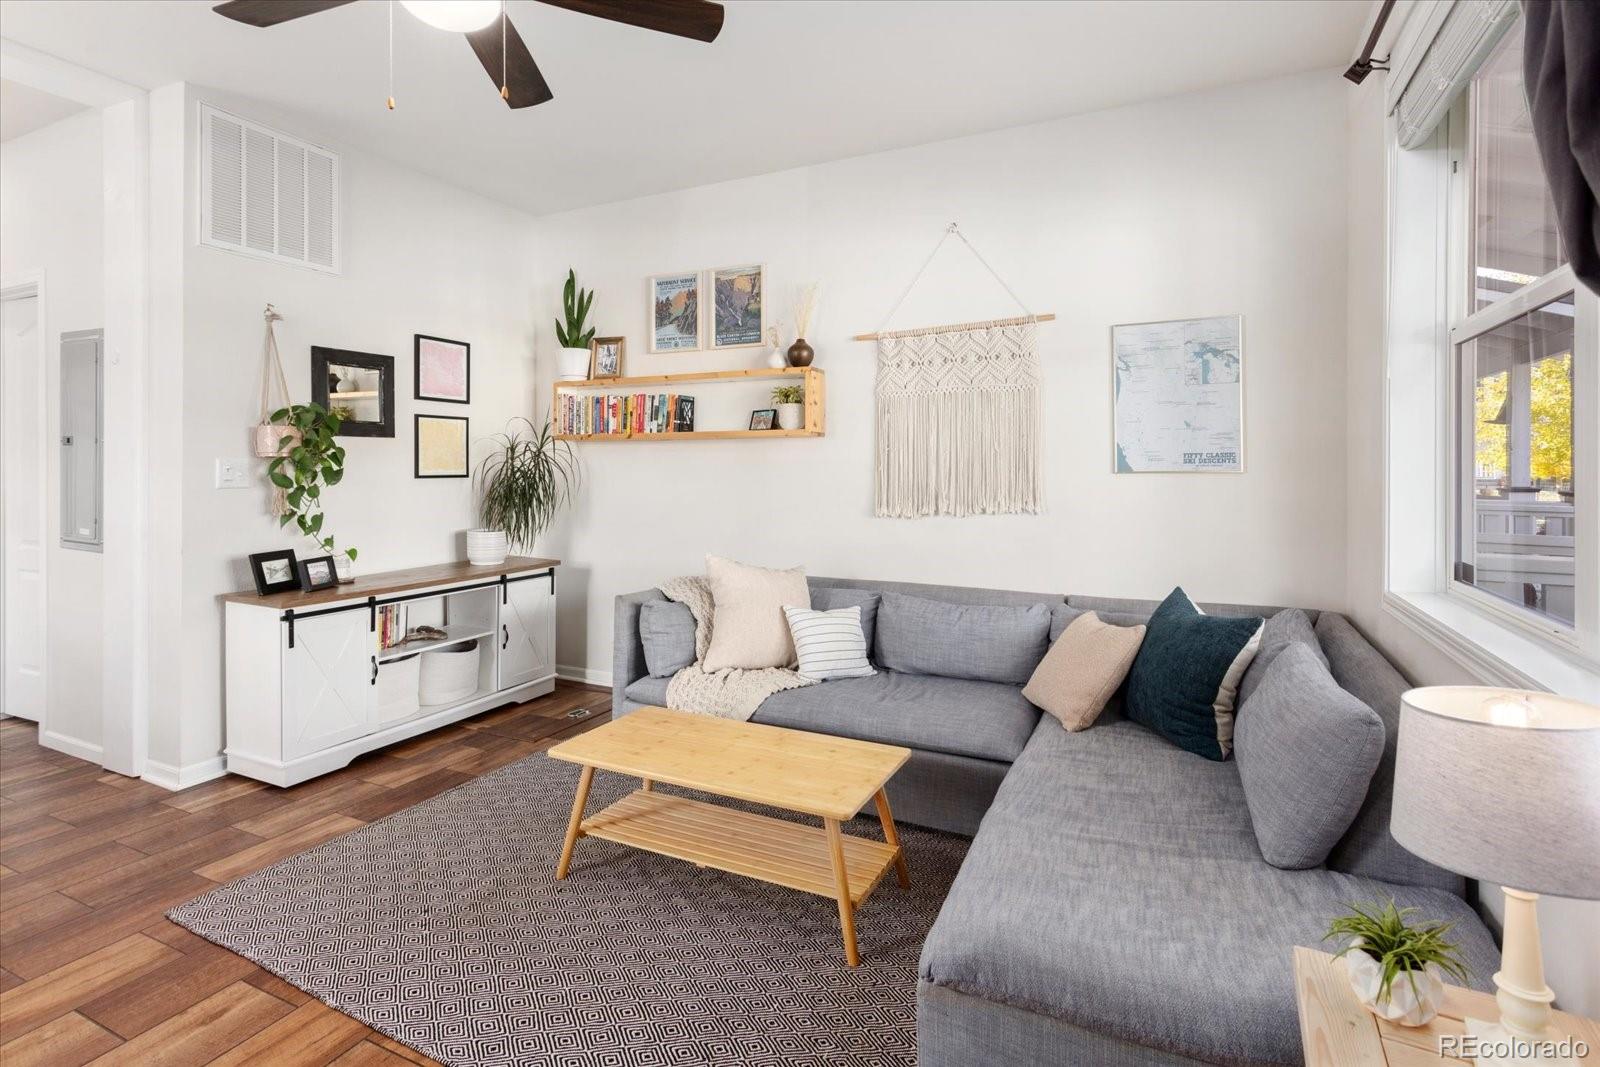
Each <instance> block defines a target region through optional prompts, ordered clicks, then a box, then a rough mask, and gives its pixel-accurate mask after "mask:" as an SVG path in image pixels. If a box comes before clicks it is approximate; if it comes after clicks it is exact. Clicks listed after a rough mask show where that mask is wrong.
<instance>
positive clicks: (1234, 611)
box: [1067, 593, 1318, 625]
mask: <svg viewBox="0 0 1600 1067" xmlns="http://www.w3.org/2000/svg"><path fill="white" fill-rule="evenodd" d="M1067 603H1068V604H1071V605H1072V606H1073V607H1075V608H1082V609H1083V610H1084V611H1094V612H1098V613H1099V615H1100V617H1101V618H1102V619H1105V620H1106V621H1107V622H1109V621H1111V620H1110V616H1112V615H1129V616H1138V617H1140V619H1141V621H1142V620H1143V619H1144V618H1146V617H1148V616H1149V615H1150V614H1151V613H1152V612H1154V611H1155V610H1156V608H1158V607H1160V606H1161V601H1159V600H1138V599H1136V598H1133V597H1121V596H1085V595H1083V594H1081V593H1074V594H1072V595H1071V596H1069V597H1067ZM1195 606H1196V607H1198V608H1199V609H1200V610H1201V611H1203V612H1205V613H1206V614H1207V615H1224V616H1229V617H1232V616H1236V615H1256V616H1259V617H1261V618H1263V619H1269V618H1271V617H1272V616H1274V615H1276V614H1277V613H1278V612H1280V611H1283V610H1285V609H1284V608H1282V607H1272V606H1270V605H1264V604H1219V603H1216V602H1214V601H1200V600H1197V601H1195ZM1301 610H1303V611H1304V612H1305V614H1306V617H1307V618H1308V619H1310V620H1311V621H1312V623H1315V622H1316V621H1317V615H1318V612H1317V610H1316V609H1315V608H1303V609H1301ZM1118 625H1122V624H1121V623H1119V624H1118Z"/></svg>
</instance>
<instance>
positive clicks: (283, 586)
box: [250, 548, 300, 596]
mask: <svg viewBox="0 0 1600 1067" xmlns="http://www.w3.org/2000/svg"><path fill="white" fill-rule="evenodd" d="M250 577H251V578H254V579H255V583H256V596H271V595H272V594H273V593H288V592H292V591H294V590H296V589H299V588H300V573H299V571H298V570H297V568H296V565H295V558H294V551H293V550H292V549H287V548H285V549H282V550H281V551H278V552H253V553H251V554H250Z"/></svg>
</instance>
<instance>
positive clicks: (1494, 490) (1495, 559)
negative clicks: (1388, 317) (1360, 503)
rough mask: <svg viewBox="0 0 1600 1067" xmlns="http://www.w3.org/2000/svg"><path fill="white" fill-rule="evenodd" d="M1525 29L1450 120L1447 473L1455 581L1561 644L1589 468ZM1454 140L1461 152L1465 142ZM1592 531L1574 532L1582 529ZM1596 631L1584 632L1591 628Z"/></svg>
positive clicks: (1571, 605)
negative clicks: (1452, 282) (1528, 93)
mask: <svg viewBox="0 0 1600 1067" xmlns="http://www.w3.org/2000/svg"><path fill="white" fill-rule="evenodd" d="M1521 57H1522V24H1521V21H1520V20H1519V21H1518V22H1517V23H1516V24H1515V25H1514V26H1513V27H1512V28H1511V29H1510V30H1509V31H1508V32H1507V33H1506V34H1505V36H1504V37H1502V38H1501V39H1500V41H1499V42H1498V44H1496V46H1495V47H1494V50H1493V51H1492V52H1490V54H1489V55H1488V57H1487V59H1486V60H1485V61H1484V63H1483V65H1482V66H1481V67H1480V68H1479V69H1478V70H1477V72H1476V73H1475V74H1474V75H1473V77H1472V79H1471V82H1470V84H1469V85H1468V88H1467V91H1466V93H1465V94H1464V97H1463V100H1462V101H1461V103H1459V104H1458V105H1457V107H1456V111H1455V113H1453V115H1452V124H1451V129H1452V137H1451V140H1452V141H1453V142H1454V143H1453V144H1452V156H1453V157H1454V166H1455V168H1456V170H1457V173H1458V177H1457V180H1456V183H1455V204H1456V206H1457V209H1458V212H1459V214H1458V222H1459V225H1458V228H1457V229H1456V231H1455V234H1456V235H1457V236H1458V238H1459V240H1458V242H1457V243H1458V244H1459V245H1460V247H1459V248H1458V249H1456V250H1455V254H1454V255H1453V256H1452V257H1451V262H1453V263H1455V264H1458V266H1457V268H1455V269H1456V270H1457V271H1459V272H1460V273H1459V275H1458V280H1459V284H1458V286H1457V287H1456V292H1455V293H1454V294H1453V297H1454V298H1453V299H1452V301H1451V306H1452V315H1451V324H1450V327H1451V328H1450V344H1451V353H1452V361H1453V375H1452V377H1453V382H1454V394H1455V395H1454V398H1453V404H1452V407H1453V410H1454V418H1453V420H1452V426H1453V433H1452V436H1453V438H1454V452H1455V462H1454V463H1453V464H1452V467H1453V470H1454V472H1455V474H1454V478H1453V485H1452V486H1451V494H1452V496H1453V499H1454V506H1453V508H1452V513H1453V527H1454V531H1453V536H1452V537H1451V538H1450V544H1451V547H1452V559H1451V566H1450V574H1449V578H1450V582H1449V584H1450V587H1451V589H1452V590H1453V591H1456V592H1458V593H1460V594H1462V595H1466V596H1468V597H1476V598H1479V602H1480V603H1481V604H1482V605H1483V606H1486V607H1489V608H1491V609H1498V610H1503V611H1509V612H1511V613H1512V615H1513V617H1520V618H1521V620H1522V621H1524V622H1526V623H1530V624H1533V625H1535V626H1537V627H1539V628H1541V629H1543V630H1544V631H1546V632H1548V633H1550V634H1553V635H1556V636H1558V637H1567V638H1570V637H1571V635H1572V634H1573V632H1574V628H1575V627H1576V625H1577V623H1578V615H1579V609H1578V600H1579V589H1580V581H1587V582H1594V581H1597V580H1600V577H1597V576H1596V575H1594V574H1592V573H1584V571H1585V569H1586V567H1588V566H1589V564H1590V563H1591V562H1592V561H1585V560H1584V559H1582V557H1581V556H1580V553H1579V552H1578V546H1579V524H1580V520H1579V516H1580V515H1581V514H1583V513H1584V508H1585V506H1586V505H1587V504H1588V503H1590V502H1588V501H1586V500H1585V499H1584V496H1585V495H1586V494H1588V493H1589V492H1592V487H1593V486H1594V484H1595V471H1593V470H1589V469H1585V468H1584V463H1585V462H1586V461H1587V460H1588V459H1589V458H1590V457H1589V456H1587V455H1581V454H1580V453H1579V452H1578V451H1577V449H1576V443H1577V442H1576V438H1575V428H1576V423H1575V399H1576V393H1575V386H1577V384H1578V383H1579V382H1580V381H1582V380H1584V379H1585V378H1586V376H1589V375H1593V374H1594V373H1595V372H1596V367H1595V366H1594V362H1595V353H1594V352H1593V351H1592V349H1590V350H1586V349H1585V347H1584V346H1582V345H1580V344H1579V343H1578V342H1579V337H1580V336H1592V334H1586V333H1584V332H1583V331H1580V329H1579V317H1580V316H1592V315H1593V300H1592V299H1591V298H1589V296H1588V294H1587V293H1584V294H1582V299H1580V293H1579V290H1578V286H1577V285H1576V283H1575V281H1574V278H1573V276H1572V273H1571V271H1570V270H1569V269H1568V268H1567V267H1566V265H1565V264H1566V255H1565V253H1564V251H1563V250H1562V247H1561V241H1560V238H1559V236H1558V235H1557V232H1556V223H1555V208H1554V205H1553V203H1552V201H1551V198H1550V193H1549V190H1548V188H1547V186H1546V183H1545V180H1544V171H1543V168H1542V166H1541V165H1540V161H1539V153H1538V149H1537V146H1536V145H1535V143H1534V138H1533V128H1532V123H1531V121H1530V119H1529V115H1528V108H1527V103H1526V97H1525V95H1524V93H1523V86H1522V61H1521ZM1463 133H1464V134H1465V144H1464V145H1462V144H1461V143H1460V142H1461V139H1462V134H1463ZM1592 533H1593V531H1587V532H1585V533H1584V536H1585V537H1588V536H1591V535H1592ZM1591 625H1592V623H1591Z"/></svg>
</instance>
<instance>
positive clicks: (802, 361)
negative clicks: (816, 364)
mask: <svg viewBox="0 0 1600 1067" xmlns="http://www.w3.org/2000/svg"><path fill="white" fill-rule="evenodd" d="M815 358H817V352H816V349H814V348H812V347H811V346H810V345H808V344H806V339H805V338H804V337H796V338H795V339H794V344H792V345H790V346H789V366H791V367H809V366H811V361H812V360H813V359H815Z"/></svg>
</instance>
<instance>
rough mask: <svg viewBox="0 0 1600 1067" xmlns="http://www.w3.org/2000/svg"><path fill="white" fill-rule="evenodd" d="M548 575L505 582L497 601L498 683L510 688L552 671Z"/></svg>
mask: <svg viewBox="0 0 1600 1067" xmlns="http://www.w3.org/2000/svg"><path fill="white" fill-rule="evenodd" d="M553 584H554V583H553V582H551V580H550V579H549V578H544V577H539V578H524V579H523V580H522V581H513V582H509V583H507V585H506V601H505V603H503V604H501V605H500V684H499V688H501V689H510V688H511V687H512V686H515V685H523V684H525V683H527V682H538V681H543V680H544V679H546V678H549V677H552V676H553V675H554V674H555V673H556V598H555V594H554V593H553V592H552V591H551V586H552V585H553Z"/></svg>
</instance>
